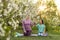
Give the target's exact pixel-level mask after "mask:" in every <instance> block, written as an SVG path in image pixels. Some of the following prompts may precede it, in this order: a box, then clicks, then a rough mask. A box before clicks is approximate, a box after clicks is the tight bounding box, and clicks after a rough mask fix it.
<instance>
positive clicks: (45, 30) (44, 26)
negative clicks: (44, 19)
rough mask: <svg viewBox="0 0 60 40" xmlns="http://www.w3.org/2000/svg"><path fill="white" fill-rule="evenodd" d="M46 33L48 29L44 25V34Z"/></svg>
mask: <svg viewBox="0 0 60 40" xmlns="http://www.w3.org/2000/svg"><path fill="white" fill-rule="evenodd" d="M45 32H46V29H45V25H44V32H43V34H45Z"/></svg>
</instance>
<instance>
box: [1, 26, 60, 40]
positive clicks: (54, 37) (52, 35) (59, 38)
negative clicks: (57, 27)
mask: <svg viewBox="0 0 60 40" xmlns="http://www.w3.org/2000/svg"><path fill="white" fill-rule="evenodd" d="M16 31H17V32H19V33H23V31H22V30H21V29H17V30H16ZM37 32H38V31H37V29H36V27H35V28H33V30H32V33H33V34H34V33H35V34H37ZM5 39H6V37H0V40H5ZM11 40H60V32H55V31H53V30H50V31H48V36H47V37H42V36H37V37H32V36H27V37H26V36H23V37H12V36H11Z"/></svg>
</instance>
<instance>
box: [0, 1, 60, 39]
mask: <svg viewBox="0 0 60 40" xmlns="http://www.w3.org/2000/svg"><path fill="white" fill-rule="evenodd" d="M26 15H30V17H31V19H32V20H33V21H34V22H38V21H39V20H40V19H43V20H44V24H45V25H46V30H47V32H48V33H49V34H57V35H59V34H60V0H0V36H1V37H2V36H3V37H6V38H7V37H8V36H10V35H11V36H14V33H15V32H20V33H22V32H23V31H22V20H23V19H24V18H25V17H26ZM32 29H33V32H32V33H37V28H36V27H34V28H32Z"/></svg>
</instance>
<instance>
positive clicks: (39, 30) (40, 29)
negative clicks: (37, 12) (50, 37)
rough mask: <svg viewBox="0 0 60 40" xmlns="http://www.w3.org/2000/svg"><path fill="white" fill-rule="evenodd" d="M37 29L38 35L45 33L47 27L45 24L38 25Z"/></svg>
mask: <svg viewBox="0 0 60 40" xmlns="http://www.w3.org/2000/svg"><path fill="white" fill-rule="evenodd" d="M36 26H37V28H38V33H40V32H41V33H43V32H44V29H45V25H44V24H37V25H36Z"/></svg>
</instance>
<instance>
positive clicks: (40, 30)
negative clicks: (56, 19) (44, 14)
mask: <svg viewBox="0 0 60 40" xmlns="http://www.w3.org/2000/svg"><path fill="white" fill-rule="evenodd" d="M36 26H37V28H38V36H47V34H46V33H45V25H44V23H43V20H40V22H39V23H38V24H37V25H36Z"/></svg>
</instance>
